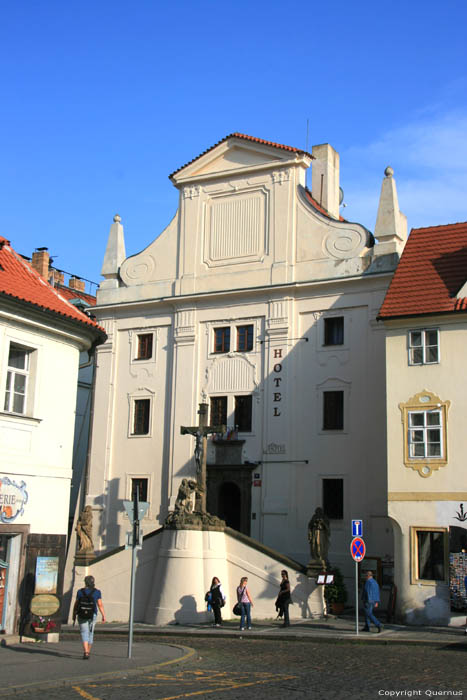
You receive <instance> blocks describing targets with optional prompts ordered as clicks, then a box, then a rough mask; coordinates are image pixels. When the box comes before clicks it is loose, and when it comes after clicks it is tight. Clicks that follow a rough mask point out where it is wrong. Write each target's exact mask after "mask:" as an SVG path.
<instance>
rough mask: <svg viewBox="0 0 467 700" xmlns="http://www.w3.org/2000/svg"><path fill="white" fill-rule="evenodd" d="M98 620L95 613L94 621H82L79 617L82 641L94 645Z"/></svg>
mask: <svg viewBox="0 0 467 700" xmlns="http://www.w3.org/2000/svg"><path fill="white" fill-rule="evenodd" d="M96 620H97V613H94V616H93V618H92V620H80V619H79V617H78V625H79V631H80V632H81V641H83V642H89V644H92V643H93V641H94V627H95V624H96Z"/></svg>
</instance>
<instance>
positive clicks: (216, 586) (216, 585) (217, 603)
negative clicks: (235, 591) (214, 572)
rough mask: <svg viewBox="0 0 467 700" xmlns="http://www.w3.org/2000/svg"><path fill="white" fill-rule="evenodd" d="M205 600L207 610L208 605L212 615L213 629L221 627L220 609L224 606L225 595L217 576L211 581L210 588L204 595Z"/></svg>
mask: <svg viewBox="0 0 467 700" xmlns="http://www.w3.org/2000/svg"><path fill="white" fill-rule="evenodd" d="M205 599H206V601H207V603H208V610H209V605H210V606H211V608H212V611H213V613H214V624H213V627H220V626H221V625H222V614H221V608H223V607H224V605H225V594H224V591H223V590H222V586H221V582H220V581H219V579H218V578H217V576H214V578H213V579H212V582H211V588H210V589H209V591H208V592H207V593H206V597H205Z"/></svg>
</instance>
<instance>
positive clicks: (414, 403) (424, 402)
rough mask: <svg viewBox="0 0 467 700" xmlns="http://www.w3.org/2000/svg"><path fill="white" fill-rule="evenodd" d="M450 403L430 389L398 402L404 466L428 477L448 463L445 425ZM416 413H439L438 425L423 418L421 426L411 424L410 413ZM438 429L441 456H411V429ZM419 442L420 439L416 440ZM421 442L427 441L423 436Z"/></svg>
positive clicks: (446, 424) (413, 441) (412, 442)
mask: <svg viewBox="0 0 467 700" xmlns="http://www.w3.org/2000/svg"><path fill="white" fill-rule="evenodd" d="M450 405H451V402H450V401H448V400H443V399H441V398H440V397H439V396H437V395H436V394H434V393H433V392H431V391H421V392H419V393H418V394H415V396H412V397H411V398H410V399H409V400H408V401H406V402H405V403H400V404H399V409H400V411H401V414H402V427H403V432H404V437H403V440H404V464H405V466H406V467H408V468H410V469H414V470H415V471H418V473H419V474H420V476H423V477H429V476H431V475H432V473H433V471H436V470H437V469H439V468H440V467H445V466H446V465H447V463H448V451H449V450H448V447H449V445H448V435H447V426H448V411H449V407H450ZM416 413H425V414H429V413H435V414H438V413H439V414H440V418H439V426H438V425H435V426H431V428H430V425H429V421H428V420H425V421H424V425H423V426H414V425H412V420H411V418H410V414H412V415H413V414H416ZM438 428H439V429H440V431H441V435H440V446H441V454H442V456H429V457H422V456H413V452H414V451H413V450H412V449H411V444H415V440H413V437H412V435H411V432H410V431H411V430H417V429H422V430H424V429H426V430H430V429H438ZM417 442H418V443H419V444H421V443H420V441H419V440H418V441H417ZM423 442H424V443H425V442H426V444H427V442H428V441H425V438H423ZM425 452H426V450H425Z"/></svg>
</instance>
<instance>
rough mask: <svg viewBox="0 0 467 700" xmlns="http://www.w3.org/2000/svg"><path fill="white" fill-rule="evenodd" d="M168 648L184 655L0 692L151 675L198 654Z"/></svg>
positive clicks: (192, 650) (5, 691)
mask: <svg viewBox="0 0 467 700" xmlns="http://www.w3.org/2000/svg"><path fill="white" fill-rule="evenodd" d="M166 646H169V647H174V648H175V649H181V650H182V651H183V652H184V654H183V655H182V656H180V657H179V658H177V659H170V661H161V662H160V663H157V664H150V665H149V666H138V667H137V668H131V669H127V670H121V671H106V672H105V673H95V674H90V675H86V676H83V675H80V676H77V677H73V678H60V679H56V680H53V681H51V680H49V681H37V682H35V683H27V684H25V685H12V686H10V687H9V688H8V689H5V690H0V697H2V696H8V695H17V694H18V693H33V692H35V691H37V690H41V689H47V688H60V687H62V686H63V687H66V686H71V685H86V684H87V683H89V682H94V681H101V680H106V679H107V678H122V677H123V676H125V677H128V676H135V675H138V674H140V673H150V672H151V671H155V670H156V669H158V668H162V667H165V666H170V665H171V664H177V663H181V662H184V661H187V660H188V659H190V658H191V657H192V656H194V655H195V654H196V650H195V649H192V648H191V647H185V646H181V645H180V644H166Z"/></svg>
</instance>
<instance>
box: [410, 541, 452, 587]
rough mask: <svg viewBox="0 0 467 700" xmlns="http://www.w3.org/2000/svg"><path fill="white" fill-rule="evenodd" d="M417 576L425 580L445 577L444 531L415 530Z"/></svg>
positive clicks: (443, 578)
mask: <svg viewBox="0 0 467 700" xmlns="http://www.w3.org/2000/svg"><path fill="white" fill-rule="evenodd" d="M416 534H417V541H416V546H417V578H418V579H421V580H426V581H444V580H445V579H446V569H445V567H446V563H445V533H444V532H443V531H439V530H417V533H416Z"/></svg>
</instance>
